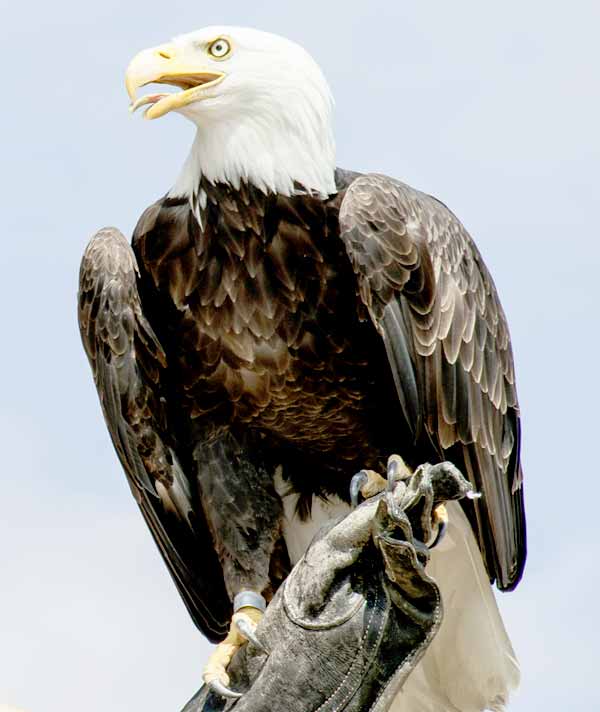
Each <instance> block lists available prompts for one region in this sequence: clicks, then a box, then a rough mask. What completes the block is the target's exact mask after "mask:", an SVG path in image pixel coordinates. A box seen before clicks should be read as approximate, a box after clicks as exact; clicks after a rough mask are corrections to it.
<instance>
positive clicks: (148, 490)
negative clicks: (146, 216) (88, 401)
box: [79, 228, 231, 641]
mask: <svg viewBox="0 0 600 712" xmlns="http://www.w3.org/2000/svg"><path fill="white" fill-rule="evenodd" d="M137 272H138V269H137V263H136V260H135V255H134V253H133V251H132V249H131V247H130V246H129V244H128V243H127V241H126V240H125V238H124V237H123V235H122V234H121V233H120V232H119V231H118V230H116V229H113V228H106V229H104V230H101V231H100V232H98V233H97V234H96V235H95V236H94V237H93V238H92V240H91V241H90V243H89V245H88V247H87V249H86V251H85V253H84V256H83V260H82V263H81V270H80V276H79V327H80V331H81V337H82V340H83V345H84V348H85V350H86V353H87V355H88V358H89V360H90V364H91V366H92V371H93V374H94V380H95V383H96V388H97V389H98V394H99V396H100V402H101V404H102V410H103V413H104V417H105V419H106V423H107V425H108V430H109V432H110V436H111V438H112V442H113V445H114V447H115V449H116V451H117V454H118V456H119V459H120V460H121V463H122V465H123V467H124V469H125V472H126V474H127V478H128V480H129V485H130V487H131V490H132V492H133V495H134V497H135V499H136V501H137V503H138V505H139V507H140V509H141V510H142V514H143V515H144V518H145V520H146V522H147V523H148V526H149V527H150V530H151V532H152V534H153V536H154V539H155V540H156V543H157V544H158V547H159V549H160V551H161V554H162V556H163V558H164V560H165V562H166V563H167V566H168V568H169V571H170V572H171V575H172V576H173V579H174V580H175V583H176V584H177V587H178V588H179V591H180V593H181V595H182V597H183V599H184V601H185V603H186V606H187V607H188V609H189V611H190V613H191V615H192V618H193V619H194V621H195V622H196V625H198V627H199V628H200V629H201V630H202V631H203V632H204V633H205V635H207V637H208V638H209V639H211V640H213V641H217V640H220V639H222V637H223V635H224V634H225V633H226V631H227V627H228V624H229V620H230V617H231V610H230V604H229V597H228V595H227V592H226V590H225V586H224V583H223V576H222V573H221V566H220V564H219V561H218V559H217V556H216V554H215V551H214V548H213V545H212V539H211V536H210V534H209V532H208V529H207V526H206V522H205V520H204V517H203V514H202V511H201V507H199V506H196V507H194V506H193V495H192V493H191V491H190V485H189V481H188V479H187V477H186V476H185V473H184V472H183V469H182V466H181V464H180V461H179V458H178V457H177V454H176V451H175V444H174V443H173V442H172V441H171V438H170V435H169V433H168V430H167V428H166V423H165V419H166V416H165V408H164V401H163V400H162V399H161V397H160V388H159V383H160V374H161V372H162V371H163V369H164V368H165V366H166V358H165V354H164V352H163V350H162V347H161V345H160V344H159V342H158V340H157V338H156V336H155V334H154V332H153V331H152V328H151V327H150V324H149V323H148V322H147V321H146V318H145V317H144V314H143V312H142V305H141V303H140V298H139V294H138V290H137Z"/></svg>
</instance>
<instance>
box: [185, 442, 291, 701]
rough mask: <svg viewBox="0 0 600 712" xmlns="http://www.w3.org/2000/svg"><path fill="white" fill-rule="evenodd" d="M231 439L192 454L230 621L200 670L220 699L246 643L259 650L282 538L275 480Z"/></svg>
mask: <svg viewBox="0 0 600 712" xmlns="http://www.w3.org/2000/svg"><path fill="white" fill-rule="evenodd" d="M252 450H253V448H252V443H244V445H242V444H241V443H240V442H239V441H238V440H237V439H236V438H235V437H234V436H233V435H232V434H231V433H226V434H224V435H222V436H221V437H219V438H217V439H216V440H213V441H210V442H206V441H204V442H199V443H198V445H197V446H196V448H195V451H194V458H195V460H196V462H197V464H198V483H199V485H200V491H201V500H202V506H203V509H204V513H205V515H206V520H207V523H208V526H209V529H210V532H211V535H212V538H213V543H214V546H215V550H216V552H217V554H218V556H219V559H220V563H221V567H222V571H223V579H224V582H225V587H226V588H227V592H228V593H229V596H230V599H231V600H232V603H233V617H232V620H231V624H230V627H229V633H228V634H227V637H226V638H225V640H224V641H223V642H222V643H220V644H219V645H217V647H216V649H215V651H214V652H213V654H212V655H211V657H210V658H209V661H208V663H207V665H206V667H205V669H204V672H203V678H204V681H205V682H206V683H207V684H209V685H210V687H211V688H212V689H213V690H214V691H215V692H217V693H218V694H221V695H224V696H228V697H232V696H233V697H237V696H238V693H235V692H232V691H231V690H229V689H228V685H229V676H228V675H227V666H228V665H229V663H230V662H231V659H232V658H233V656H234V655H235V653H236V651H237V650H238V649H239V648H240V647H241V646H242V645H245V644H246V643H247V642H250V643H252V644H254V645H256V646H257V647H258V648H260V649H262V646H261V644H260V641H259V640H258V639H257V637H256V635H255V630H256V626H257V624H258V622H259V621H260V619H261V617H262V615H263V612H264V610H265V608H266V605H267V602H266V600H265V598H264V597H263V596H266V598H267V599H268V598H269V597H270V592H271V591H272V582H271V577H270V565H271V559H272V557H273V553H274V550H275V546H276V543H277V541H278V540H279V539H280V537H281V527H282V519H283V508H282V504H281V499H280V497H279V495H278V494H277V492H276V491H275V488H274V485H273V476H272V474H271V475H270V474H269V472H268V470H267V469H266V468H265V467H263V466H262V464H261V463H260V462H256V460H255V458H254V457H252V456H251V455H250V453H251V452H252Z"/></svg>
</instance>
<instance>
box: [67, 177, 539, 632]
mask: <svg viewBox="0 0 600 712" xmlns="http://www.w3.org/2000/svg"><path fill="white" fill-rule="evenodd" d="M336 180H337V185H338V190H339V192H338V193H337V194H336V195H335V196H332V197H331V198H330V199H329V200H326V201H323V200H321V199H318V198H315V197H311V196H307V195H298V196H295V197H283V196H278V195H274V194H271V195H265V194H264V193H262V192H260V191H258V190H256V189H254V188H252V187H251V186H248V185H242V187H241V188H240V190H234V189H233V188H231V187H229V186H226V185H222V184H219V185H211V184H209V183H203V184H201V186H200V191H201V193H202V192H204V195H205V198H206V200H205V201H201V202H202V204H204V202H205V204H206V207H205V208H204V209H203V210H202V215H201V225H200V224H199V222H198V220H197V219H196V217H195V216H194V214H193V212H192V210H191V208H190V204H189V201H188V199H187V198H182V199H171V198H164V199H162V200H160V201H158V202H157V203H155V204H154V205H152V206H151V207H150V208H148V209H147V210H146V212H145V213H144V214H143V215H142V217H141V218H140V221H139V223H138V226H137V227H136V230H135V234H134V238H133V252H132V251H131V249H130V248H129V247H128V245H127V244H126V242H125V240H124V238H123V237H122V236H121V235H120V234H118V233H116V231H114V230H105V231H102V232H101V233H99V234H98V235H97V236H96V237H95V238H93V240H92V242H91V243H90V245H89V246H88V248H87V250H86V253H85V255H84V258H83V262H82V267H81V277H80V294H79V319H80V326H81V332H82V337H83V341H84V345H85V348H86V351H87V354H88V357H89V358H90V362H91V364H92V369H93V371H94V377H95V380H96V385H97V387H98V391H99V394H100V398H101V402H102V406H103V410H104V414H105V417H106V420H107V424H108V427H109V430H110V432H111V436H112V439H113V443H114V444H115V447H116V449H117V453H118V454H119V457H120V459H121V462H122V464H123V466H124V468H125V471H126V473H127V475H128V478H129V481H130V485H131V487H132V490H133V492H134V495H135V496H136V499H137V501H138V503H139V505H140V507H141V509H142V512H143V514H144V516H145V518H146V521H147V522H148V524H149V526H150V529H151V531H152V533H153V535H154V537H155V539H156V541H157V543H158V545H159V547H160V549H161V552H162V554H163V557H164V558H165V561H166V562H167V564H168V566H169V569H170V571H171V573H172V575H173V577H174V579H175V581H176V583H177V585H178V587H179V590H180V592H181V594H182V596H183V598H184V600H185V602H186V604H187V606H188V608H189V610H190V612H191V614H192V616H193V617H194V620H195V621H196V623H197V625H198V626H199V627H200V628H201V629H202V630H203V631H204V632H205V633H206V634H207V635H208V637H209V638H211V639H212V640H218V639H220V638H222V636H223V634H224V633H225V631H226V628H227V624H228V622H229V618H230V614H231V610H230V604H229V598H230V597H232V596H233V595H234V594H235V593H236V592H237V590H239V588H240V587H243V588H254V589H255V590H262V591H264V592H265V593H266V594H267V595H268V594H269V592H270V591H272V590H273V589H274V588H275V587H276V586H277V585H278V583H279V582H280V580H281V578H282V577H283V576H284V575H285V572H286V571H287V567H288V565H289V564H288V562H287V561H286V557H285V551H284V549H285V547H284V546H283V545H282V541H281V529H280V521H281V503H280V501H279V498H278V496H277V494H276V493H275V491H274V489H273V482H272V478H273V471H274V469H275V467H276V466H277V465H278V464H282V465H283V472H284V475H285V477H286V478H287V479H288V480H289V482H290V486H291V487H293V488H294V489H296V490H297V491H299V492H301V493H302V494H304V495H305V496H304V498H303V499H302V502H303V503H304V504H303V506H304V507H305V509H306V508H307V503H308V502H309V501H310V497H311V496H312V494H327V493H330V492H335V493H337V494H339V495H340V496H342V497H344V498H347V492H348V485H349V481H350V478H351V477H352V475H353V474H354V473H355V472H356V471H357V470H358V469H360V468H362V467H365V466H368V467H372V468H377V469H382V468H383V467H384V465H385V462H386V459H387V457H388V456H389V455H390V454H391V453H393V452H398V453H400V454H401V455H402V456H403V457H404V458H405V459H406V460H407V462H409V464H412V465H417V464H419V463H421V462H424V461H427V460H429V461H433V460H440V459H442V458H443V459H450V460H452V461H453V462H454V463H455V464H456V465H457V466H458V467H459V468H462V469H463V471H464V472H465V474H466V475H468V477H469V478H470V479H471V481H472V482H473V484H474V485H475V487H476V488H477V489H479V490H480V491H482V493H483V495H484V496H483V498H482V499H481V500H479V501H478V502H476V503H470V504H469V505H467V506H468V510H467V514H468V515H469V517H470V519H471V522H472V524H473V527H474V529H475V531H476V533H477V535H478V537H479V542H480V546H481V549H482V552H483V555H484V560H485V562H486V566H487V569H488V572H489V574H490V578H491V579H492V580H494V579H495V580H497V582H498V586H499V587H500V588H503V589H508V588H511V587H513V586H514V585H515V584H516V583H517V582H518V580H519V578H520V576H521V573H522V568H523V564H524V560H525V520H524V513H523V497H522V485H521V468H520V462H519V440H520V434H519V414H518V405H517V398H516V393H515V387H514V372H513V363H512V354H511V350H510V341H509V336H508V330H507V327H506V321H505V317H504V314H503V312H502V309H501V306H500V303H499V301H498V297H497V294H496V291H495V288H494V285H493V282H492V280H491V277H490V276H489V274H488V272H487V269H486V268H485V266H484V264H483V262H482V260H481V257H480V255H479V253H478V251H477V249H476V248H475V246H474V245H473V243H472V241H471V240H470V238H469V236H468V235H467V233H466V231H465V230H464V228H463V227H462V225H461V224H460V223H459V222H458V220H457V219H456V218H455V217H454V216H453V215H452V213H450V211H448V210H447V209H446V208H445V207H444V206H443V205H442V204H441V203H439V202H437V201H436V200H435V199H433V198H431V197H429V196H427V195H424V194H422V193H419V192H417V191H415V190H413V189H411V188H409V187H408V186H406V185H403V184H402V183H399V182H397V181H393V180H391V179H389V178H385V177H383V176H374V175H371V176H362V177H359V176H357V175H356V174H350V173H345V172H342V171H338V172H337V174H336ZM136 262H137V268H136ZM136 270H137V271H136ZM394 384H395V386H394ZM305 513H306V512H305ZM226 592H227V593H228V594H229V597H228V596H227V595H226Z"/></svg>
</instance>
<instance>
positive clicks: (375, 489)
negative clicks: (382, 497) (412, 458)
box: [350, 455, 412, 507]
mask: <svg viewBox="0 0 600 712" xmlns="http://www.w3.org/2000/svg"><path fill="white" fill-rule="evenodd" d="M411 475H412V471H411V470H410V468H409V467H408V465H407V464H406V463H405V462H404V460H403V459H402V458H401V457H400V455H390V457H389V459H388V466H387V479H386V478H385V477H382V476H381V475H380V474H379V473H378V472H374V471H373V470H361V471H360V472H358V473H357V474H356V475H354V477H353V478H352V481H351V482H350V499H351V501H352V506H353V507H356V506H357V504H358V496H359V494H360V495H362V497H363V499H370V498H371V497H375V496H376V495H378V494H381V492H383V491H384V490H386V489H387V490H389V491H392V490H393V489H394V487H395V485H396V482H398V480H406V479H408V478H409V477H410V476H411Z"/></svg>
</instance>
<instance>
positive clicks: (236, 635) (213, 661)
mask: <svg viewBox="0 0 600 712" xmlns="http://www.w3.org/2000/svg"><path fill="white" fill-rule="evenodd" d="M251 595H253V596H257V594H251ZM259 598H261V599H262V597H259ZM263 602H264V601H263ZM234 605H235V604H234ZM263 615H264V608H263V606H261V607H260V608H257V607H255V606H252V605H243V606H241V607H239V608H237V609H236V612H235V613H234V614H233V618H232V619H231V626H230V627H229V633H228V634H227V637H226V638H225V640H224V641H223V642H222V643H219V644H218V645H217V647H216V648H215V649H214V651H213V653H212V655H211V656H210V658H209V659H208V662H207V663H206V665H205V667H204V671H203V673H202V679H203V680H204V682H205V684H206V685H208V687H210V689H211V690H212V691H213V692H215V693H216V694H217V695H220V696H221V697H228V698H231V699H237V698H239V697H241V696H242V695H241V693H239V692H235V691H234V690H231V689H230V688H229V683H230V679H229V675H228V674H227V667H228V665H229V663H230V662H231V660H232V658H233V656H234V655H235V654H236V652H237V651H238V650H239V649H240V648H241V647H242V646H243V645H245V644H246V643H248V642H249V643H251V644H252V645H255V646H256V647H257V648H258V649H259V650H261V651H262V652H266V651H265V648H264V646H263V645H262V643H261V642H260V640H259V639H258V638H257V636H256V627H257V625H258V624H259V622H260V620H261V618H262V617H263Z"/></svg>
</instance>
